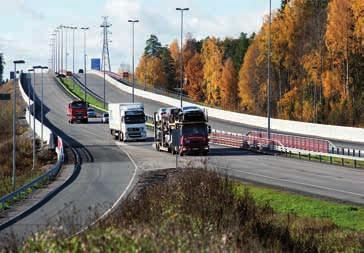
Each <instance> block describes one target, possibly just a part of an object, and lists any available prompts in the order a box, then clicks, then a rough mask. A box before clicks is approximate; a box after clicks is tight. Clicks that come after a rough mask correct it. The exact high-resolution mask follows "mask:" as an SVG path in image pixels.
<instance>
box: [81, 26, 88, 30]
mask: <svg viewBox="0 0 364 253" xmlns="http://www.w3.org/2000/svg"><path fill="white" fill-rule="evenodd" d="M80 29H81V30H88V29H90V27H81V28H80Z"/></svg>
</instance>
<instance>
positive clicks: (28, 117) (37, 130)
mask: <svg viewBox="0 0 364 253" xmlns="http://www.w3.org/2000/svg"><path fill="white" fill-rule="evenodd" d="M18 86H19V90H20V94H21V96H22V98H23V100H24V102H25V103H26V104H27V105H28V106H27V108H26V112H25V119H26V121H27V122H28V124H29V126H30V128H32V129H34V128H35V133H36V134H37V136H38V137H39V138H41V136H42V124H41V122H40V121H38V120H37V118H35V125H34V124H33V115H32V114H31V113H30V111H29V108H30V106H32V105H33V100H32V99H30V100H29V98H28V95H27V94H26V93H25V91H24V89H23V86H22V84H21V82H20V79H18ZM29 101H30V104H29ZM29 114H30V115H29ZM29 120H30V122H29ZM51 138H52V131H51V130H50V129H49V128H48V127H46V126H45V125H43V140H44V142H46V143H47V144H49V143H50V139H51Z"/></svg>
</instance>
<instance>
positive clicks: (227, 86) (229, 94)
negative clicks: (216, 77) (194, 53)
mask: <svg viewBox="0 0 364 253" xmlns="http://www.w3.org/2000/svg"><path fill="white" fill-rule="evenodd" d="M220 87H221V106H222V107H223V108H226V109H231V110H236V109H237V105H238V78H237V72H236V70H235V67H234V62H233V60H232V59H231V58H229V59H227V60H226V61H225V64H224V68H223V71H222V76H221V82H220Z"/></svg>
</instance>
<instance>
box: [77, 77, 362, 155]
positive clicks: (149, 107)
mask: <svg viewBox="0 0 364 253" xmlns="http://www.w3.org/2000/svg"><path fill="white" fill-rule="evenodd" d="M78 79H79V80H80V81H81V82H84V76H83V75H78ZM103 84H104V80H103V78H101V77H99V76H97V75H94V74H87V87H88V88H89V89H90V90H91V91H92V92H93V93H94V94H96V95H97V96H99V97H101V98H103V95H104V86H103ZM106 101H107V102H110V103H118V102H120V101H123V102H131V95H130V94H128V93H125V92H123V91H121V90H120V89H118V88H117V87H115V86H114V85H112V84H110V83H108V82H106ZM135 101H136V102H141V103H144V105H145V111H146V113H147V114H149V115H153V113H154V112H157V111H158V109H159V108H161V107H170V106H169V105H166V104H163V103H162V102H156V101H153V100H149V99H145V98H142V97H137V96H136V97H135ZM209 124H210V125H211V126H212V128H214V129H218V130H223V131H228V132H234V133H243V134H245V133H248V132H249V131H257V130H258V131H265V129H264V128H258V127H253V126H250V125H244V124H239V123H235V122H231V121H228V120H226V121H223V120H220V119H216V118H212V117H210V120H209ZM273 132H276V133H283V134H285V133H284V132H279V131H273ZM313 138H317V137H313ZM331 142H332V143H334V144H335V145H336V146H337V147H345V148H348V147H349V148H354V149H361V150H364V143H351V142H345V141H339V140H331Z"/></svg>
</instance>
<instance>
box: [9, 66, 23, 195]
mask: <svg viewBox="0 0 364 253" xmlns="http://www.w3.org/2000/svg"><path fill="white" fill-rule="evenodd" d="M24 63H25V61H23V60H18V61H14V80H13V89H14V90H13V96H14V97H13V175H12V186H13V191H15V183H16V181H15V180H16V179H15V178H16V175H15V172H16V65H17V64H24Z"/></svg>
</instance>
